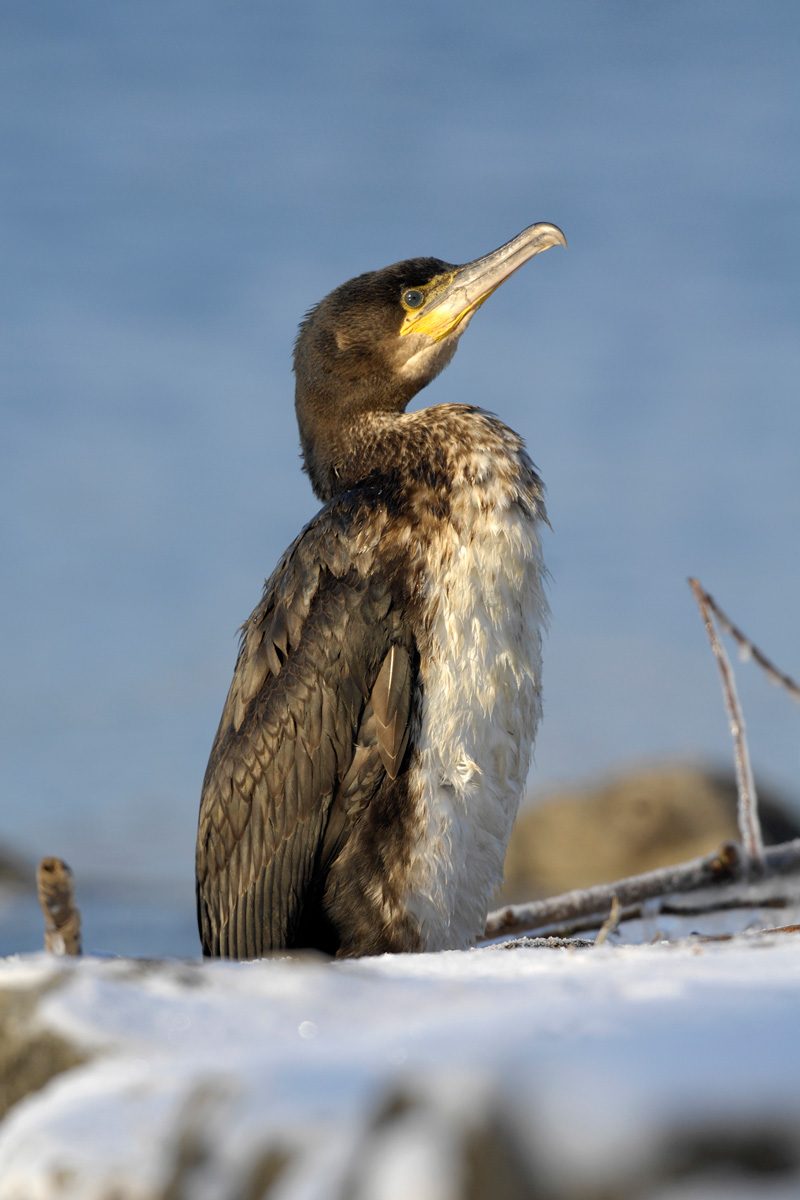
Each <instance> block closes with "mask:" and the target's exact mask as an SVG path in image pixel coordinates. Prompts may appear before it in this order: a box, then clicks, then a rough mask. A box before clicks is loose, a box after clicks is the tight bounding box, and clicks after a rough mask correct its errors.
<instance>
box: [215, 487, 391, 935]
mask: <svg viewBox="0 0 800 1200" xmlns="http://www.w3.org/2000/svg"><path fill="white" fill-rule="evenodd" d="M348 504H349V505H350V507H349V508H348ZM354 506H355V507H356V508H357V504H356V502H355V501H352V500H351V501H347V502H345V501H342V500H340V501H338V502H334V503H333V504H331V505H329V506H328V507H327V508H326V509H323V511H322V513H321V514H320V515H319V516H318V517H317V518H316V519H315V520H314V521H313V522H312V523H311V524H310V525H309V526H307V527H306V529H305V530H304V531H303V533H302V534H301V535H300V537H299V538H298V539H297V541H296V542H295V543H294V545H293V546H292V547H290V548H289V550H288V551H287V553H286V554H285V555H284V557H283V559H282V560H281V562H280V563H279V565H278V567H277V568H276V571H275V572H274V574H273V575H272V577H271V578H270V580H268V581H267V584H266V586H265V591H264V596H263V598H262V601H261V603H260V605H259V606H258V607H257V608H256V610H255V611H254V613H253V614H252V616H251V617H250V619H249V620H248V621H247V622H246V624H245V626H244V627H243V630H242V642H241V648H240V652H239V658H238V661H237V665H236V670H235V672H234V677H233V681H232V683H231V688H230V692H229V694H228V699H227V702H226V704H225V708H224V710H223V714H222V719H221V721H220V726H219V729H218V731H217V736H216V740H215V742H214V746H213V748H212V752H211V757H210V760H209V764H208V769H207V771H206V777H205V781H204V785H203V795H202V800H201V805H200V821H199V829H198V845H197V897H198V918H199V923H200V931H201V939H202V943H203V951H204V953H205V954H207V955H217V954H222V955H227V956H231V957H256V956H259V955H262V954H264V953H267V952H269V951H270V950H274V949H278V948H282V947H287V946H292V945H295V944H297V939H298V937H301V936H302V934H301V933H300V932H299V931H300V930H301V929H302V927H303V924H304V922H305V921H306V920H307V917H308V911H309V908H310V906H312V905H313V904H314V903H317V904H318V903H319V900H320V896H321V894H322V890H323V885H324V878H325V873H326V872H327V870H328V868H329V866H330V864H331V862H332V861H333V859H334V858H335V856H336V854H338V853H339V851H340V850H341V848H342V846H343V845H344V843H345V842H346V840H347V838H348V836H349V833H350V830H351V828H352V827H353V822H354V821H357V820H358V817H359V814H360V813H361V812H362V811H363V810H364V808H365V806H366V805H367V804H368V803H369V801H370V798H371V797H372V796H373V795H374V794H375V793H376V791H377V789H378V787H379V786H380V784H381V781H382V779H383V778H384V777H385V775H386V774H387V773H388V774H389V775H390V777H391V778H395V776H396V774H397V771H398V770H399V769H400V764H401V761H402V758H403V754H404V752H405V749H406V744H407V740H408V726H409V712H410V696H411V687H412V670H411V659H410V657H409V654H410V651H411V648H412V642H411V641H410V640H409V639H410V634H409V632H408V629H407V627H406V621H405V609H404V604H405V601H404V599H403V594H402V589H401V588H400V587H399V585H398V582H397V580H396V579H394V578H389V577H387V575H386V574H385V573H384V572H383V571H382V570H381V564H380V562H379V561H378V560H377V558H376V555H375V550H374V548H375V546H376V545H377V544H378V541H379V539H378V538H377V537H376V536H375V534H374V530H372V532H371V533H369V535H368V536H366V537H364V538H362V539H361V543H359V534H358V531H359V530H363V529H364V528H365V525H366V521H365V517H364V513H363V512H361V513H359V512H358V511H353V509H354ZM369 515H370V518H372V517H374V509H373V510H372V512H371V513H370V514H369ZM354 531H355V532H354ZM365 545H366V547H367V548H366V549H365V548H364V546H365Z"/></svg>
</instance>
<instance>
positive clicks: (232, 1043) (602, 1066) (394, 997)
mask: <svg viewBox="0 0 800 1200" xmlns="http://www.w3.org/2000/svg"><path fill="white" fill-rule="evenodd" d="M773 916H774V914H773ZM775 923H776V924H778V923H782V918H781V920H780V921H777V922H775ZM14 993H17V994H21V995H24V996H26V997H28V998H29V1000H28V1001H27V1002H26V1004H25V1005H24V1006H23V1008H25V1009H26V1015H25V1016H24V1017H21V1016H20V1011H22V1010H21V1009H20V1007H19V1006H18V1008H17V1015H16V1017H15V1018H14V1025H13V1029H11V1024H10V1022H7V1025H8V1028H9V1029H11V1032H12V1033H14V1034H15V1036H17V1037H21V1038H23V1039H24V1038H25V1037H28V1038H30V1039H31V1046H32V1047H33V1048H34V1049H35V1043H36V1039H37V1037H43V1036H45V1035H49V1036H50V1037H52V1035H53V1034H56V1035H58V1037H60V1038H63V1039H64V1040H65V1041H67V1042H69V1043H72V1044H74V1045H76V1046H78V1047H82V1048H83V1050H84V1052H85V1053H86V1055H87V1061H86V1063H85V1064H84V1065H82V1066H78V1067H77V1068H74V1069H72V1070H70V1071H67V1072H65V1073H63V1074H61V1075H59V1076H57V1077H55V1078H53V1079H51V1080H50V1082H49V1083H47V1084H46V1086H45V1087H44V1088H43V1089H42V1090H41V1091H39V1092H36V1093H34V1094H31V1095H29V1096H28V1097H27V1098H25V1099H24V1100H22V1101H21V1102H20V1103H18V1104H17V1105H16V1106H15V1107H13V1108H12V1109H11V1111H10V1113H9V1115H8V1116H7V1118H6V1120H5V1122H4V1123H3V1124H2V1125H0V1198H2V1200H38V1198H44V1197H47V1198H50V1197H56V1196H57V1197H64V1198H65V1200H96V1198H100V1197H102V1198H103V1200H110V1198H111V1197H114V1200H133V1198H136V1200H144V1198H147V1200H151V1198H155V1197H158V1198H160V1200H161V1198H163V1200H167V1198H168V1197H169V1198H173V1200H175V1198H177V1197H180V1198H181V1200H220V1198H222V1200H228V1198H231V1200H256V1198H258V1197H262V1196H264V1197H265V1196H269V1198H270V1200H301V1198H302V1200H311V1198H312V1197H313V1198H320V1200H321V1198H323V1197H326V1198H327V1197H336V1198H339V1197H341V1198H344V1197H348V1198H350V1200H401V1198H402V1200H407V1198H413V1200H460V1198H461V1197H468V1198H469V1200H479V1198H484V1197H485V1198H486V1200H489V1198H491V1200H521V1198H522V1197H534V1196H536V1197H542V1198H544V1200H549V1198H552V1200H566V1198H570V1200H573V1198H575V1200H578V1198H580V1200H590V1198H591V1200H597V1198H598V1197H601V1196H602V1197H623V1196H624V1197H638V1196H647V1197H657V1198H658V1200H668V1198H669V1200H672V1198H677V1197H681V1200H687V1198H689V1197H691V1198H696V1200H699V1198H700V1197H702V1198H704V1200H707V1198H711V1197H714V1198H715V1200H723V1198H725V1200H730V1198H738V1197H752V1198H753V1200H765V1198H768V1197H782V1198H788V1197H790V1196H791V1197H796V1196H798V1195H800V1039H799V1038H798V1033H797V1031H798V1026H799V1025H800V934H798V933H792V932H786V933H766V934H765V933H744V934H739V935H738V936H737V937H735V938H734V939H732V940H729V941H699V940H696V939H695V940H692V939H689V940H686V939H684V940H682V941H680V942H677V943H672V944H669V943H661V944H654V945H624V946H620V945H617V946H611V945H604V946H602V947H591V948H583V949H581V948H570V949H550V948H536V947H533V946H531V945H528V946H525V945H524V944H522V945H520V946H519V947H518V948H516V949H507V948H503V947H485V948H482V949H478V950H474V951H470V952H466V953H442V954H432V955H425V956H394V957H390V956H387V957H383V958H375V959H365V960H360V961H351V962H341V963H330V962H325V961H322V960H316V959H306V960H299V959H294V960H291V959H275V960H271V961H263V962H258V963H226V962H217V963H210V964H209V963H205V964H200V963H180V962H164V961H160V962H148V961H141V960H132V959H99V958H91V957H89V958H85V959H83V960H80V959H73V960H63V959H60V960H59V959H54V958H52V957H47V956H45V955H34V956H24V957H15V958H9V959H6V960H3V961H2V963H0V999H3V998H5V999H7V998H8V996H9V995H12V994H14ZM32 1052H33V1051H32Z"/></svg>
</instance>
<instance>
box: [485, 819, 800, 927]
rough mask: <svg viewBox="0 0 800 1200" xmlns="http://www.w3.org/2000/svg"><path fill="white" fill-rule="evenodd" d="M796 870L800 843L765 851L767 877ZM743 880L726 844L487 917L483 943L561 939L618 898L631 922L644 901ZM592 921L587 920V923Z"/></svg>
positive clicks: (600, 916)
mask: <svg viewBox="0 0 800 1200" xmlns="http://www.w3.org/2000/svg"><path fill="white" fill-rule="evenodd" d="M797 869H800V838H795V839H794V841H791V842H783V843H782V844H781V845H779V846H768V847H767V848H766V850H765V851H764V865H763V870H764V874H765V875H779V874H782V873H783V872H787V871H792V870H797ZM746 875H747V858H746V856H745V854H744V852H743V851H742V849H741V847H740V846H739V845H738V844H737V843H736V842H724V843H723V845H722V846H720V848H719V850H718V851H717V852H716V853H715V854H707V855H705V856H704V857H702V858H693V859H690V861H689V862H686V863H680V864H679V865H677V866H674V867H660V868H659V869H658V870H657V871H647V872H646V873H645V874H643V875H632V876H630V877H629V878H628V879H618V880H616V881H615V882H613V883H604V884H599V885H598V886H597V887H591V888H583V889H579V890H576V891H573V892H565V893H564V894H563V895H561V896H551V897H548V898H547V899H545V900H535V901H534V902H533V903H531V904H513V905H508V906H507V907H506V908H501V909H498V911H497V912H493V913H490V914H489V916H488V918H487V921H486V930H485V932H484V937H485V938H495V937H500V936H504V935H506V934H512V935H513V934H518V933H530V932H531V931H534V930H541V929H546V928H549V927H550V926H553V925H558V926H559V927H560V928H559V930H558V932H559V934H560V935H561V936H566V934H565V933H564V926H565V925H567V924H568V925H569V929H570V930H573V929H574V930H575V931H576V932H577V931H579V930H581V929H592V928H596V927H597V926H598V925H601V924H602V923H603V921H604V920H605V919H606V918H607V917H608V916H609V914H610V912H611V908H612V904H613V901H614V897H615V896H616V898H617V901H618V903H619V906H620V908H621V910H622V911H621V913H620V919H621V920H625V919H629V918H630V916H632V915H637V914H633V913H631V912H630V911H629V910H630V909H631V906H633V905H640V904H642V903H643V902H644V901H645V900H651V899H654V898H655V897H659V896H673V895H675V894H676V893H679V892H692V891H697V890H698V889H699V888H706V887H713V886H716V885H719V884H726V883H727V884H730V883H733V882H737V881H741V880H742V879H744V878H746ZM590 918H591V920H590Z"/></svg>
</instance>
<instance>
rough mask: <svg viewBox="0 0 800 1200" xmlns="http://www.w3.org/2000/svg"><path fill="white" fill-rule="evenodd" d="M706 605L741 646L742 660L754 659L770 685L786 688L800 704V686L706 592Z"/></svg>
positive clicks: (724, 630)
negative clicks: (779, 668) (780, 669)
mask: <svg viewBox="0 0 800 1200" xmlns="http://www.w3.org/2000/svg"><path fill="white" fill-rule="evenodd" d="M704 595H705V600H706V604H707V605H708V607H709V608H710V609H711V611H712V612H713V614H714V616H715V617H716V618H717V621H718V622H719V627H720V629H721V630H722V632H723V633H729V634H730V636H731V637H732V638H733V640H734V641H735V642H736V643H737V644H738V646H739V653H740V657H741V658H742V659H747V658H752V660H753V662H755V663H758V665H759V667H761V670H762V671H764V672H765V674H766V676H767V678H768V679H769V681H770V683H773V684H775V685H776V686H778V687H782V688H785V689H786V691H787V692H788V693H789V695H790V696H791V697H792V699H793V700H794V701H795V702H796V703H797V704H800V684H797V683H795V681H794V680H793V679H792V677H791V675H784V673H783V671H779V670H778V668H777V667H776V666H775V664H774V663H773V662H771V661H770V660H769V659H768V658H767V656H766V654H764V653H763V651H761V650H759V648H758V646H757V645H756V644H755V642H751V641H750V638H749V637H747V636H746V634H744V633H742V631H741V629H739V627H738V626H737V625H734V623H733V621H732V620H731V619H730V617H728V616H727V615H726V614H725V613H724V612H723V611H722V609H721V608H720V606H719V605H718V604H717V602H716V600H715V599H714V597H713V596H711V595H709V593H708V592H704Z"/></svg>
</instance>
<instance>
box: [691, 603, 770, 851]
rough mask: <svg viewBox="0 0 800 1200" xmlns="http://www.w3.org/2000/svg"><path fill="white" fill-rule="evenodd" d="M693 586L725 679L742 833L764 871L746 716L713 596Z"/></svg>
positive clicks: (744, 842)
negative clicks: (721, 636) (717, 623)
mask: <svg viewBox="0 0 800 1200" xmlns="http://www.w3.org/2000/svg"><path fill="white" fill-rule="evenodd" d="M689 583H690V584H691V588H692V591H693V592H694V596H695V600H696V601H697V605H698V607H699V609H700V615H701V616H702V618H703V624H704V625H705V628H706V633H707V634H708V640H709V642H710V643H711V649H712V651H713V653H714V657H715V659H716V660H717V666H718V668H719V673H720V676H721V678H722V693H723V696H724V697H725V707H726V708H727V710H728V719H729V721H730V727H731V733H732V735H733V746H734V754H733V757H734V763H735V765H736V784H737V787H738V789H739V806H738V812H739V833H740V835H741V838H742V843H743V845H744V848H745V850H746V852H747V855H748V858H749V859H750V863H751V866H752V867H753V868H755V870H757V871H761V870H763V866H764V841H763V838H762V836H761V822H760V821H759V819H758V798H757V796H756V785H755V781H754V780H753V771H752V768H751V766H750V755H749V753H748V750H747V737H746V734H745V726H744V716H743V715H742V709H741V706H740V704H739V698H738V696H737V695H736V684H735V682H734V677H733V668H732V667H731V664H730V660H729V658H728V656H727V654H726V653H725V647H724V646H723V645H722V642H721V641H720V640H719V638H718V637H717V631H716V629H715V627H714V622H713V620H712V619H711V611H710V606H709V603H708V601H709V600H710V596H709V595H708V592H706V591H705V589H704V588H702V587H701V585H700V584H699V583H698V581H697V580H696V579H690V580H689Z"/></svg>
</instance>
